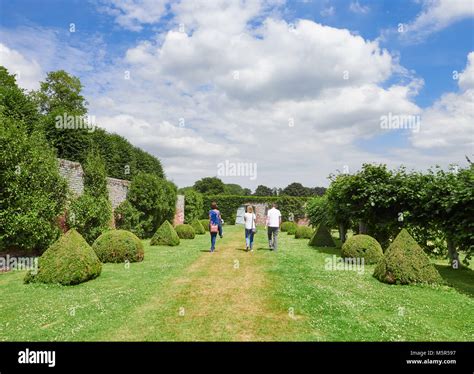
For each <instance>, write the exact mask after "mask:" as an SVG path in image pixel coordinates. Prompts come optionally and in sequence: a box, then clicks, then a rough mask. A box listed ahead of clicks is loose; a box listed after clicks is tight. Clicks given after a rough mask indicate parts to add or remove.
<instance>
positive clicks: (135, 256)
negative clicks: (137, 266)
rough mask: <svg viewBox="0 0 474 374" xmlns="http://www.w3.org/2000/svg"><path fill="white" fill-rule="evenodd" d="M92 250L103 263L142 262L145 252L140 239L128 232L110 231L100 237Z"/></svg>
mask: <svg viewBox="0 0 474 374" xmlns="http://www.w3.org/2000/svg"><path fill="white" fill-rule="evenodd" d="M92 249H93V250H94V251H95V253H96V255H97V257H99V260H100V261H102V262H125V261H128V262H140V261H143V257H144V256H145V252H144V250H143V244H142V242H141V240H140V239H138V237H137V236H136V235H135V234H133V233H131V232H130V231H126V230H110V231H107V232H106V233H104V234H102V235H101V236H99V237H98V238H97V239H96V240H95V242H94V244H93V245H92Z"/></svg>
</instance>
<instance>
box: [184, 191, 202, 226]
mask: <svg viewBox="0 0 474 374" xmlns="http://www.w3.org/2000/svg"><path fill="white" fill-rule="evenodd" d="M203 204H204V202H203V199H202V195H201V194H200V193H199V192H197V191H195V190H193V189H190V190H186V191H185V192H184V222H185V223H192V222H193V221H194V220H196V219H199V218H200V217H201V216H202V210H203V209H204V205H203Z"/></svg>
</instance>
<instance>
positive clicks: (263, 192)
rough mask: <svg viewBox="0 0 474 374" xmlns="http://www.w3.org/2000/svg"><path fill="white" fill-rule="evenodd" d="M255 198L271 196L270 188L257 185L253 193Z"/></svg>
mask: <svg viewBox="0 0 474 374" xmlns="http://www.w3.org/2000/svg"><path fill="white" fill-rule="evenodd" d="M254 195H255V196H273V195H274V193H273V189H271V188H270V187H267V186H264V185H262V184H260V185H258V186H257V188H256V189H255V192H254Z"/></svg>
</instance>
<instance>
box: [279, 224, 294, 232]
mask: <svg viewBox="0 0 474 374" xmlns="http://www.w3.org/2000/svg"><path fill="white" fill-rule="evenodd" d="M280 229H281V232H289V231H293V234H294V233H295V231H296V223H294V222H291V221H286V222H283V223H282V224H281V227H280Z"/></svg>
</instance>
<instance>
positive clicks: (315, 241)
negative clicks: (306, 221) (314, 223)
mask: <svg viewBox="0 0 474 374" xmlns="http://www.w3.org/2000/svg"><path fill="white" fill-rule="evenodd" d="M309 245H311V246H313V247H336V243H335V242H334V239H333V238H332V236H331V233H330V232H329V230H328V228H327V227H326V226H325V225H323V224H322V223H320V224H319V225H318V227H316V230H315V231H314V234H313V236H312V237H311V239H309Z"/></svg>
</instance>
